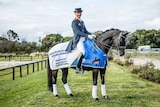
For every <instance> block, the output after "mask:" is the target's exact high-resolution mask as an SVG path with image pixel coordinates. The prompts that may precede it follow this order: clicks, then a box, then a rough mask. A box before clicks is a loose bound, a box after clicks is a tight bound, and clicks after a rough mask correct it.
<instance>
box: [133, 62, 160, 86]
mask: <svg viewBox="0 0 160 107" xmlns="http://www.w3.org/2000/svg"><path fill="white" fill-rule="evenodd" d="M131 72H132V73H135V74H138V76H139V77H141V78H143V79H147V80H149V81H153V82H157V83H160V70H158V69H154V65H153V63H151V62H148V63H146V64H145V65H144V66H135V67H133V68H132V70H131Z"/></svg>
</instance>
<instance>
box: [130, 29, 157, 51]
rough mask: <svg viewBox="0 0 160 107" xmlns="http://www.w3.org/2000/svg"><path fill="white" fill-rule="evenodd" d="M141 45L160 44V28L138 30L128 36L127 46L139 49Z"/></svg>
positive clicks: (155, 45)
mask: <svg viewBox="0 0 160 107" xmlns="http://www.w3.org/2000/svg"><path fill="white" fill-rule="evenodd" d="M140 45H150V46H151V47H152V48H157V47H159V46H160V30H144V29H142V30H137V31H135V32H133V33H132V34H130V35H129V36H128V41H127V48H128V49H137V48H138V46H140Z"/></svg>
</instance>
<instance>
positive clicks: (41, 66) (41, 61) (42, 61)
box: [41, 61, 43, 70]
mask: <svg viewBox="0 0 160 107" xmlns="http://www.w3.org/2000/svg"><path fill="white" fill-rule="evenodd" d="M42 69H43V61H41V70H42Z"/></svg>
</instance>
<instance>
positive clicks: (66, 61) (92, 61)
mask: <svg viewBox="0 0 160 107" xmlns="http://www.w3.org/2000/svg"><path fill="white" fill-rule="evenodd" d="M68 44H69V42H65V43H60V44H58V45H55V46H54V47H52V48H51V49H50V50H49V53H48V54H49V64H50V68H51V69H52V70H55V69H60V68H68V67H76V64H77V59H78V55H79V54H80V51H79V50H78V49H77V48H75V49H74V50H72V51H71V52H67V51H65V49H66V48H67V46H68ZM84 48H85V55H84V58H83V60H82V66H84V67H92V68H104V67H105V66H106V60H107V55H106V54H105V53H104V52H103V51H102V50H101V49H100V48H99V47H98V46H97V45H96V44H95V43H94V40H90V39H87V40H85V41H84Z"/></svg>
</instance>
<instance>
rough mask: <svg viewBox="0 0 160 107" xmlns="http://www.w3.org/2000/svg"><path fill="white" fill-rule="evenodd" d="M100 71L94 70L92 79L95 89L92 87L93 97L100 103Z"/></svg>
mask: <svg viewBox="0 0 160 107" xmlns="http://www.w3.org/2000/svg"><path fill="white" fill-rule="evenodd" d="M98 73H99V70H98V69H93V70H92V78H93V87H92V97H93V99H94V100H95V101H99V99H98V96H97V79H98Z"/></svg>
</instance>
